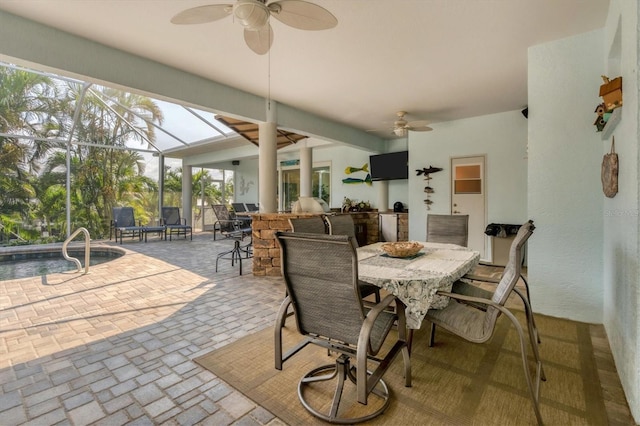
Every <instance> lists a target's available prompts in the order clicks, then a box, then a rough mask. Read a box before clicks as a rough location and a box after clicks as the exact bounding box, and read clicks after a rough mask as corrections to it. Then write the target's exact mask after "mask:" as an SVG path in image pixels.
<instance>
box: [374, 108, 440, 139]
mask: <svg viewBox="0 0 640 426" xmlns="http://www.w3.org/2000/svg"><path fill="white" fill-rule="evenodd" d="M405 115H407V112H406V111H398V112H396V120H395V121H394V122H393V127H392V128H391V134H393V135H396V136H398V137H405V136H407V134H408V133H409V131H412V132H429V131H431V130H433V129H432V128H431V127H429V126H428V124H429V122H428V121H427V120H416V121H407V120H406V119H405ZM370 131H376V130H370Z"/></svg>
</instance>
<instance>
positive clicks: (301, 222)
mask: <svg viewBox="0 0 640 426" xmlns="http://www.w3.org/2000/svg"><path fill="white" fill-rule="evenodd" d="M328 218H329V216H327V219H328ZM349 219H351V217H349ZM351 223H353V221H352V222H351ZM289 224H290V225H291V229H292V230H293V232H306V233H312V234H326V233H327V227H326V224H325V221H324V220H323V219H322V216H309V217H298V218H289ZM351 229H353V227H352V228H351ZM343 235H349V236H351V237H354V239H353V241H354V244H355V245H356V247H358V242H357V241H356V240H355V232H352V233H351V234H346V233H345V234H343ZM360 293H362V297H367V296H370V295H372V294H373V295H375V301H376V303H378V302H380V287H378V286H375V285H373V284H370V283H367V282H365V281H362V280H360Z"/></svg>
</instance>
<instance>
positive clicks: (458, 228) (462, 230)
mask: <svg viewBox="0 0 640 426" xmlns="http://www.w3.org/2000/svg"><path fill="white" fill-rule="evenodd" d="M427 241H428V242H430V243H444V244H456V245H459V246H462V247H466V246H467V244H468V241H469V215H448V214H429V215H427Z"/></svg>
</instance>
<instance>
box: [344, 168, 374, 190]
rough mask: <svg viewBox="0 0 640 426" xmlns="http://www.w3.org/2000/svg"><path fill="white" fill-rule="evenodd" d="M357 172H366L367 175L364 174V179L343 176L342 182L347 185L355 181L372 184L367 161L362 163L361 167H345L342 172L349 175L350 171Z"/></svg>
mask: <svg viewBox="0 0 640 426" xmlns="http://www.w3.org/2000/svg"><path fill="white" fill-rule="evenodd" d="M357 172H366V173H367V175H366V176H365V178H364V179H361V178H352V177H348V178H344V179H342V183H346V184H349V185H351V184H355V183H366V184H367V185H369V186H371V185H372V184H373V181H372V180H371V175H370V174H369V163H364V166H362V167H352V166H348V167H347V168H346V169H344V173H345V174H347V175H350V174H351V173H357Z"/></svg>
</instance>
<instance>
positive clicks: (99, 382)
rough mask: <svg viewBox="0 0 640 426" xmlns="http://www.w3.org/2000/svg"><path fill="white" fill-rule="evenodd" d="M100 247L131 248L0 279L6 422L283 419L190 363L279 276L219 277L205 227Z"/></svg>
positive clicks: (1, 417) (0, 402) (267, 305)
mask: <svg viewBox="0 0 640 426" xmlns="http://www.w3.org/2000/svg"><path fill="white" fill-rule="evenodd" d="M105 243H106V244H111V245H114V246H117V247H122V248H123V249H125V250H126V252H127V254H126V255H125V256H123V257H121V258H118V259H116V260H112V261H110V262H108V263H104V264H102V265H98V266H94V267H92V268H91V271H90V273H89V274H88V275H79V274H72V273H64V274H50V275H46V276H43V277H35V278H27V279H20V280H11V281H0V424H2V425H3V426H4V425H22V424H27V425H38V426H40V425H75V426H78V425H88V424H92V425H93V424H95V425H109V426H112V425H152V424H176V425H193V424H203V425H207V424H211V425H225V424H236V425H246V426H251V425H272V426H276V425H280V424H282V422H281V421H280V420H279V419H277V418H275V417H274V416H273V415H272V414H271V413H269V412H267V411H266V410H264V409H263V408H262V407H259V406H256V404H254V403H253V402H252V401H250V400H248V399H247V398H245V397H244V396H243V395H242V394H240V393H239V392H237V391H235V390H234V389H232V388H230V387H229V386H228V385H227V384H225V383H224V382H222V381H220V380H219V379H217V378H216V377H215V376H214V375H213V374H211V373H209V372H208V371H206V370H204V369H202V368H201V367H199V366H198V365H197V364H195V363H194V362H193V361H192V359H193V358H195V357H197V356H199V355H202V354H205V353H207V352H209V351H211V350H213V349H215V348H218V347H220V346H224V345H226V344H228V343H230V342H233V341H235V340H237V339H238V338H240V337H242V336H245V335H247V334H250V333H253V332H255V331H258V330H260V329H263V328H265V327H270V326H271V325H272V321H273V319H274V317H275V312H276V310H277V307H278V306H279V304H280V301H281V300H282V297H283V294H284V285H283V283H282V282H281V279H280V278H268V277H254V276H253V275H251V273H250V271H251V262H250V261H249V262H246V263H245V264H244V265H243V266H244V271H245V275H243V276H242V277H239V276H238V269H237V265H236V266H235V267H233V268H232V267H231V265H230V262H228V261H224V262H221V263H220V272H218V273H216V272H215V257H216V254H217V253H220V252H222V251H225V250H229V249H230V248H231V247H232V245H233V242H232V241H217V242H215V243H214V242H213V239H212V235H211V234H210V233H199V234H194V237H193V241H189V240H183V239H179V240H174V241H171V242H169V241H160V240H158V239H157V238H154V237H152V236H151V235H150V236H149V242H147V243H144V242H138V241H132V240H128V241H127V240H126V239H125V242H124V244H123V245H122V246H121V245H120V244H114V243H112V242H111V243H110V242H108V241H107V242H105ZM93 244H98V243H93ZM594 333H595V337H594V338H596V339H598V340H597V341H598V345H597V350H598V351H599V352H598V353H597V354H596V357H598V358H599V359H601V360H602V361H601V363H602V365H603V371H604V373H605V374H606V375H607V377H608V378H609V379H608V380H607V382H610V384H609V386H611V387H612V389H614V390H613V391H611V390H609V391H607V392H605V395H614V396H616V395H617V397H616V398H613V399H615V400H614V401H613V402H610V404H609V408H612V409H613V413H614V414H613V415H612V416H610V418H611V420H612V422H611V423H612V424H625V422H626V421H628V419H629V415H628V408H627V407H626V406H625V403H624V395H623V394H622V400H623V401H622V403H620V401H619V399H620V394H621V391H620V390H619V381H617V380H615V379H616V378H617V375H615V366H613V373H614V374H612V371H611V369H612V362H611V361H610V358H611V356H610V353H609V352H608V344H606V336H604V335H603V332H602V330H600V329H597V328H596V329H595V331H594ZM616 386H617V389H618V390H617V391H616V390H615V389H616ZM625 409H626V411H625Z"/></svg>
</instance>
